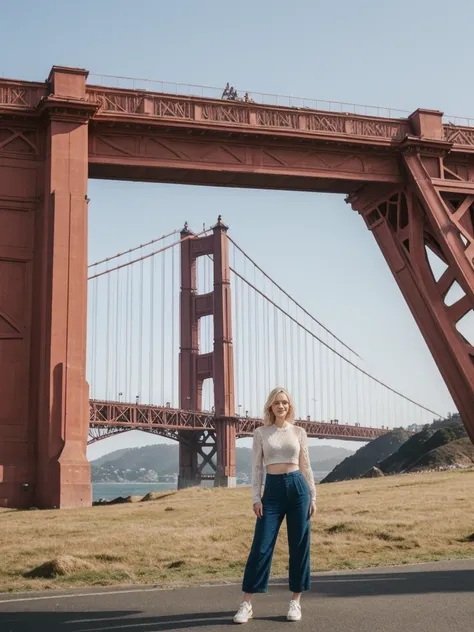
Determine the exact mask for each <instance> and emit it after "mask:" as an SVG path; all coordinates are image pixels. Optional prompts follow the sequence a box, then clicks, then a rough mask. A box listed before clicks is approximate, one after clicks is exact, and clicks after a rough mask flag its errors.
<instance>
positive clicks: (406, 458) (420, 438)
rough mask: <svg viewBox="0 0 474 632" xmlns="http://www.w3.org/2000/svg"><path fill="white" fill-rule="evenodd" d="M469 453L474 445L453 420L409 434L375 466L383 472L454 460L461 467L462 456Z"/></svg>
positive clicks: (449, 463) (445, 464)
mask: <svg viewBox="0 0 474 632" xmlns="http://www.w3.org/2000/svg"><path fill="white" fill-rule="evenodd" d="M436 428H437V429H436ZM466 440H467V443H466ZM459 441H461V443H459ZM468 444H470V447H471V448H472V450H471V451H470V450H469V449H467V447H468ZM471 453H472V454H474V446H473V445H472V444H471V442H470V440H469V438H468V436H467V433H466V429H465V428H464V426H463V425H462V424H459V423H456V421H455V422H454V425H451V426H443V425H441V426H439V425H438V426H435V425H431V426H427V427H426V428H424V429H423V430H422V431H421V432H418V433H417V434H416V435H413V436H412V437H410V438H409V439H408V440H407V441H406V443H405V444H404V445H402V446H401V447H400V448H399V449H398V450H397V452H395V453H394V454H392V455H390V456H389V457H388V458H387V459H385V460H383V461H381V463H380V464H379V465H378V467H379V468H380V469H381V470H382V472H383V473H384V474H398V473H400V472H413V471H418V470H420V469H433V468H443V467H448V466H449V467H451V466H453V465H456V463H457V464H458V466H460V467H465V465H463V464H464V462H465V459H466V458H469V454H471Z"/></svg>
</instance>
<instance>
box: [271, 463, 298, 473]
mask: <svg viewBox="0 0 474 632" xmlns="http://www.w3.org/2000/svg"><path fill="white" fill-rule="evenodd" d="M299 469H300V468H299V465H297V464H296V463H272V465H267V474H288V473H289V472H296V470H299Z"/></svg>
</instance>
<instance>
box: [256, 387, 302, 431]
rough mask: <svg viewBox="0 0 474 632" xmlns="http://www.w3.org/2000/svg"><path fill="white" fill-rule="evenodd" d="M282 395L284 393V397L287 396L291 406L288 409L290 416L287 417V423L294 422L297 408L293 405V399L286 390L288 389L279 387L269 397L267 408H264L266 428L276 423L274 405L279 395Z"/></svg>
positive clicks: (266, 403)
mask: <svg viewBox="0 0 474 632" xmlns="http://www.w3.org/2000/svg"><path fill="white" fill-rule="evenodd" d="M280 393H283V395H286V397H287V399H288V402H289V404H290V405H289V407H288V414H287V416H286V421H287V422H288V423H290V424H292V423H293V422H294V418H295V406H294V404H293V399H292V397H291V395H290V394H289V393H288V391H287V390H286V388H283V387H282V386H277V387H276V388H274V389H273V391H272V392H271V393H270V395H269V396H268V398H267V401H266V402H265V406H264V408H263V425H264V426H271V425H272V424H274V423H275V415H274V414H273V411H272V405H273V403H274V402H275V400H276V398H277V395H279V394H280Z"/></svg>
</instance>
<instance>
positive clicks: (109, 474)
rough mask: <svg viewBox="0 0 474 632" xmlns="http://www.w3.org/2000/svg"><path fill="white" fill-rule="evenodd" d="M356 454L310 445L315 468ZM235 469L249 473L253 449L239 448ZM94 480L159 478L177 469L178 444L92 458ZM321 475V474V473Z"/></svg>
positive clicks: (325, 469) (331, 465) (327, 466)
mask: <svg viewBox="0 0 474 632" xmlns="http://www.w3.org/2000/svg"><path fill="white" fill-rule="evenodd" d="M351 454H353V452H352V451H351V450H347V449H345V448H332V447H329V446H310V447H309V455H310V459H311V464H312V467H313V470H314V471H315V472H323V473H325V472H329V471H330V470H331V469H332V468H334V467H335V466H336V465H337V464H338V463H339V462H340V461H341V459H344V458H345V457H347V456H349V455H351ZM236 470H237V473H239V474H240V475H243V476H248V477H250V475H251V471H252V450H251V449H250V448H240V447H238V448H237V449H236ZM91 471H92V481H93V482H95V483H98V482H107V481H111V482H115V481H156V480H157V479H158V477H160V476H170V475H174V474H177V473H178V445H177V444H176V445H170V444H164V443H161V444H157V445H150V446H145V447H142V448H123V449H121V450H116V451H115V452H111V453H110V454H106V455H104V456H102V457H100V458H98V459H95V460H94V461H92V462H91ZM318 478H319V477H318Z"/></svg>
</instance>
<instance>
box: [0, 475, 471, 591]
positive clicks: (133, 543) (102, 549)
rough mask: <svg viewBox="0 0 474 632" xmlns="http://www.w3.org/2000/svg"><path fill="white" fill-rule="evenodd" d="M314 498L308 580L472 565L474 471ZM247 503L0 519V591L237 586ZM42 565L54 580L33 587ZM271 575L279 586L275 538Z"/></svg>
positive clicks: (247, 532) (398, 479)
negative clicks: (353, 571) (348, 571)
mask: <svg viewBox="0 0 474 632" xmlns="http://www.w3.org/2000/svg"><path fill="white" fill-rule="evenodd" d="M318 494H319V501H318V514H317V517H316V519H315V520H314V521H313V536H312V570H313V571H320V570H329V569H340V568H362V567H367V566H377V565H382V564H406V563H409V562H420V561H429V560H439V559H443V558H462V557H474V542H473V541H472V540H470V539H469V538H470V536H471V535H472V534H473V532H474V470H469V471H457V472H443V473H429V474H416V475H408V476H394V477H387V478H380V479H369V480H367V479H365V480H357V481H349V482H343V483H332V484H329V485H322V486H320V487H319V488H318ZM250 498H251V496H250V490H249V489H243V488H240V489H239V488H237V489H209V488H197V489H188V490H183V491H180V492H175V493H169V492H165V493H163V494H156V495H155V500H152V501H150V502H140V503H133V504H123V505H110V506H105V507H92V508H90V509H71V510H64V511H14V510H6V509H3V510H0V525H1V526H0V559H1V560H2V563H1V565H0V591H14V590H38V589H48V588H55V589H59V588H65V587H68V586H76V587H77V586H86V585H87V586H91V585H110V584H130V583H133V584H139V583H153V584H155V585H160V586H169V585H183V584H188V585H189V584H193V583H196V582H203V583H209V582H212V581H219V582H222V581H227V580H229V581H240V579H241V576H242V571H243V567H244V564H245V561H246V557H247V554H248V551H249V546H250V543H251V538H252V534H253V528H254V519H253V514H252V513H251V500H250ZM64 556H71V557H72V558H76V559H75V560H73V561H72V562H71V560H70V559H69V561H68V562H67V563H65V562H64ZM44 564H46V565H47V566H46V568H49V567H51V566H52V567H53V568H56V566H54V565H55V564H56V565H58V564H59V567H60V568H61V569H63V570H61V572H52V573H51V575H52V577H51V578H49V579H45V578H44V577H31V575H35V573H34V572H33V573H31V571H33V569H36V568H37V567H39V566H41V565H44ZM48 564H49V566H48ZM64 569H65V570H64ZM272 573H273V576H278V575H283V576H285V575H286V574H287V545H286V529H285V527H284V526H283V527H282V532H281V535H280V538H279V541H278V544H277V548H276V551H275V557H274V563H273V569H272ZM39 574H41V573H39Z"/></svg>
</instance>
